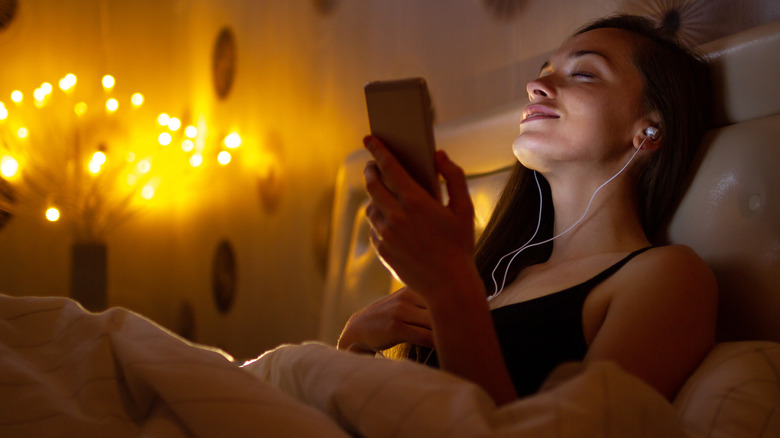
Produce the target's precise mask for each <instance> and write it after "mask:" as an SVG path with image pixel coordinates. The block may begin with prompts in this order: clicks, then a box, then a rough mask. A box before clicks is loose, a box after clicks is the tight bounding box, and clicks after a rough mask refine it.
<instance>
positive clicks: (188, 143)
mask: <svg viewBox="0 0 780 438" xmlns="http://www.w3.org/2000/svg"><path fill="white" fill-rule="evenodd" d="M193 149H195V143H193V142H192V140H190V139H189V138H187V139H184V140H182V142H181V150H183V151H184V152H192V150H193Z"/></svg>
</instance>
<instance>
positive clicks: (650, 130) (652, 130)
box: [645, 126, 661, 141]
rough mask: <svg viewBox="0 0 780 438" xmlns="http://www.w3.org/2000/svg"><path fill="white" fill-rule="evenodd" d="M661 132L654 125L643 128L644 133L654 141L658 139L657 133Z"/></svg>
mask: <svg viewBox="0 0 780 438" xmlns="http://www.w3.org/2000/svg"><path fill="white" fill-rule="evenodd" d="M660 133H661V131H660V130H659V129H658V128H656V127H655V126H648V127H647V128H645V135H647V136H648V137H650V139H651V140H653V141H656V140H658V135H659V134H660Z"/></svg>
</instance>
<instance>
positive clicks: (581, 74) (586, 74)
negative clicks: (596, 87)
mask: <svg viewBox="0 0 780 438" xmlns="http://www.w3.org/2000/svg"><path fill="white" fill-rule="evenodd" d="M571 75H572V76H579V77H583V78H593V77H595V76H593V75H592V74H590V73H585V72H582V71H573V72H571Z"/></svg>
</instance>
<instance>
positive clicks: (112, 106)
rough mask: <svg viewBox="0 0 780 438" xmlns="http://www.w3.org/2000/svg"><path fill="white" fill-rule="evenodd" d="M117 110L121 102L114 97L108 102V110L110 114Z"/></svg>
mask: <svg viewBox="0 0 780 438" xmlns="http://www.w3.org/2000/svg"><path fill="white" fill-rule="evenodd" d="M117 108H119V101H117V100H116V99H114V98H113V97H112V98H111V99H108V100H107V101H106V110H107V111H108V112H110V113H113V112H114V111H116V110H117Z"/></svg>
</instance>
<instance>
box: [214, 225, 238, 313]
mask: <svg viewBox="0 0 780 438" xmlns="http://www.w3.org/2000/svg"><path fill="white" fill-rule="evenodd" d="M211 291H212V293H213V294H214V302H215V304H216V305H217V310H219V311H220V312H221V313H227V312H228V310H230V307H231V306H232V305H233V300H234V299H235V295H236V256H235V252H234V251H233V245H231V244H230V242H228V241H227V240H223V241H221V242H219V245H217V249H216V251H214V259H213V261H212V268H211Z"/></svg>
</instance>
